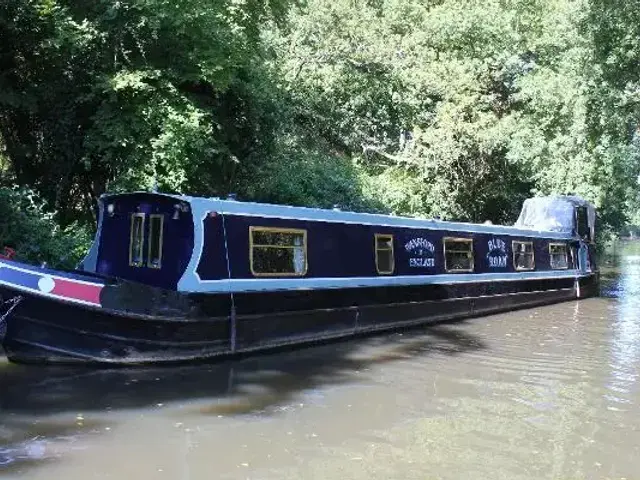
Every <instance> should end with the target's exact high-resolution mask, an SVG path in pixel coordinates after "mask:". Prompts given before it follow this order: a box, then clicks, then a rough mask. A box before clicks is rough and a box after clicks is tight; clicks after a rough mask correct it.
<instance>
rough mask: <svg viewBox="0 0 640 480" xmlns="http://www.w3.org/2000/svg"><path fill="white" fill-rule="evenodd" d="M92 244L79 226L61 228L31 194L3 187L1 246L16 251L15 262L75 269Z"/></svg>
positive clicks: (36, 197)
mask: <svg viewBox="0 0 640 480" xmlns="http://www.w3.org/2000/svg"><path fill="white" fill-rule="evenodd" d="M90 242H91V237H90V235H89V232H88V231H87V230H86V229H85V228H82V227H81V226H79V225H77V224H72V225H69V226H67V227H66V228H64V229H63V228H60V226H59V225H58V223H57V222H56V220H55V218H54V215H53V214H52V213H51V212H49V211H48V209H47V208H46V205H45V204H44V202H42V200H41V199H39V198H38V196H37V195H36V194H35V193H34V192H33V191H32V190H28V189H25V188H22V187H18V186H3V187H0V246H1V247H10V248H13V249H14V250H15V251H16V256H15V258H16V260H20V261H24V262H31V263H36V264H40V263H42V262H47V263H48V265H49V266H51V267H62V268H74V267H75V266H76V265H77V263H78V262H79V261H80V259H81V258H82V257H83V256H84V255H85V253H86V249H87V247H88V246H89V243H90Z"/></svg>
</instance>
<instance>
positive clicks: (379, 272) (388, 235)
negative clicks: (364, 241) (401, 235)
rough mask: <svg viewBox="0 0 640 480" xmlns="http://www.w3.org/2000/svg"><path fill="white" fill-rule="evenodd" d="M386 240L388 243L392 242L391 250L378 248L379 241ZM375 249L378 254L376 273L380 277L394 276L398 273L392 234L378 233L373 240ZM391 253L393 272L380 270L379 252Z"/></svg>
mask: <svg viewBox="0 0 640 480" xmlns="http://www.w3.org/2000/svg"><path fill="white" fill-rule="evenodd" d="M383 238H384V239H386V241H388V242H391V248H387V247H384V248H378V239H383ZM373 248H374V250H375V252H376V272H378V275H393V273H394V272H395V271H396V254H395V251H394V247H393V235H392V234H390V233H376V234H375V235H374V238H373ZM379 251H383V252H391V270H380V266H379V264H378V258H379V256H378V252H379Z"/></svg>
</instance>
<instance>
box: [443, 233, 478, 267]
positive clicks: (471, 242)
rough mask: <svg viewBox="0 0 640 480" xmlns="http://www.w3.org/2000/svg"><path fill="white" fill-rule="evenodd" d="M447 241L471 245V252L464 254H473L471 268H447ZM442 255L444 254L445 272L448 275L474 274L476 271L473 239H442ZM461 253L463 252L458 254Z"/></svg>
mask: <svg viewBox="0 0 640 480" xmlns="http://www.w3.org/2000/svg"><path fill="white" fill-rule="evenodd" d="M447 240H452V241H456V242H464V243H469V244H471V251H470V252H464V253H470V254H471V268H470V269H468V268H464V269H462V268H449V267H448V266H447ZM451 251H453V252H456V250H449V252H451ZM442 253H443V254H444V270H445V272H447V273H473V272H474V271H475V269H476V261H475V248H474V244H473V238H465V237H442ZM458 253H461V252H458Z"/></svg>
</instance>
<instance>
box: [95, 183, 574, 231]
mask: <svg viewBox="0 0 640 480" xmlns="http://www.w3.org/2000/svg"><path fill="white" fill-rule="evenodd" d="M133 195H151V196H154V195H155V196H162V197H167V198H173V199H175V200H176V201H181V202H187V203H189V204H190V205H191V209H192V211H193V214H194V220H195V218H204V216H205V215H206V214H207V213H209V212H218V213H222V214H225V215H242V216H255V217H266V218H281V219H291V220H308V221H317V222H332V223H345V224H358V225H372V226H384V227H400V228H423V229H429V230H449V231H460V232H470V233H488V234H496V235H499V234H502V235H509V236H529V237H530V236H540V237H545V238H559V239H567V238H572V235H571V234H570V233H569V232H566V231H562V232H558V231H552V230H541V229H536V228H534V227H520V226H519V227H515V226H510V225H494V224H490V223H471V222H451V221H444V220H437V219H431V218H417V217H404V216H396V215H386V214H379V213H360V212H353V211H345V210H339V209H324V208H313V207H296V206H290V205H277V204H270V203H260V202H247V201H238V200H233V199H222V198H218V197H192V196H188V195H175V194H168V193H159V192H148V191H137V192H129V193H115V194H103V195H102V196H101V197H100V198H101V199H105V200H106V199H109V198H117V197H127V196H133Z"/></svg>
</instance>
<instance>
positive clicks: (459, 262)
mask: <svg viewBox="0 0 640 480" xmlns="http://www.w3.org/2000/svg"><path fill="white" fill-rule="evenodd" d="M442 243H443V245H444V268H445V270H446V271H447V272H473V240H472V239H471V238H447V237H446V238H443V239H442Z"/></svg>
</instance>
